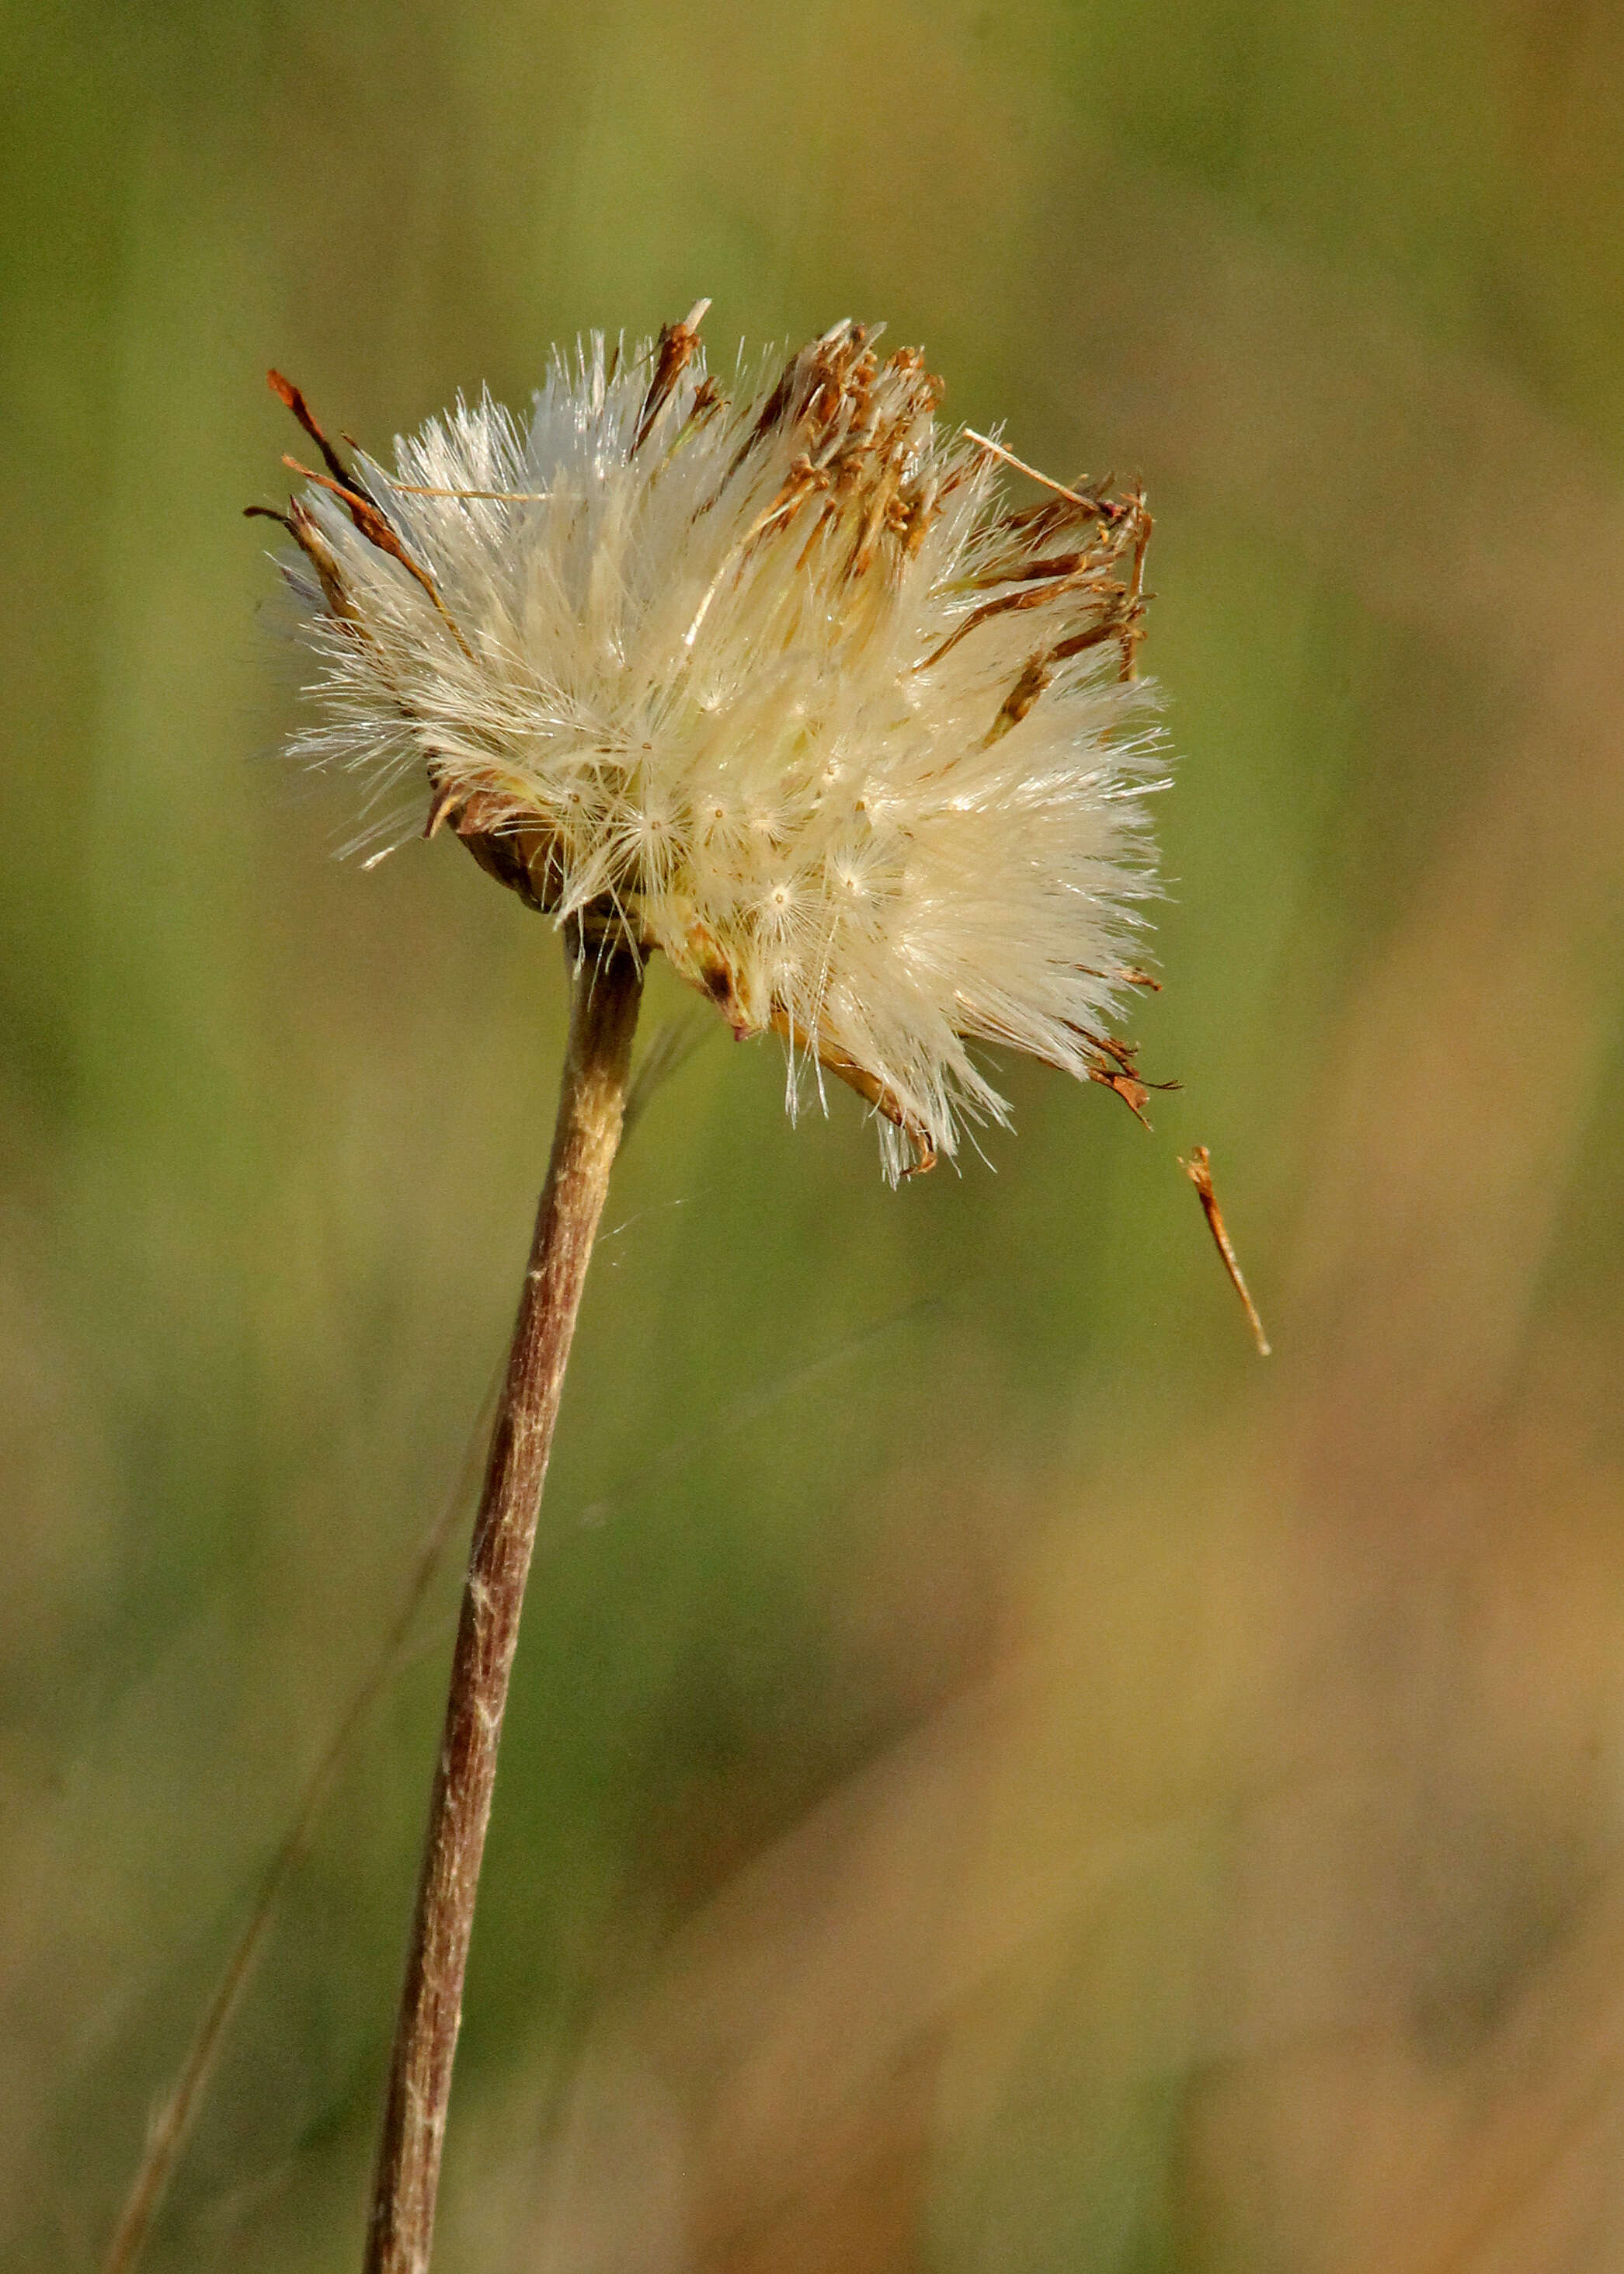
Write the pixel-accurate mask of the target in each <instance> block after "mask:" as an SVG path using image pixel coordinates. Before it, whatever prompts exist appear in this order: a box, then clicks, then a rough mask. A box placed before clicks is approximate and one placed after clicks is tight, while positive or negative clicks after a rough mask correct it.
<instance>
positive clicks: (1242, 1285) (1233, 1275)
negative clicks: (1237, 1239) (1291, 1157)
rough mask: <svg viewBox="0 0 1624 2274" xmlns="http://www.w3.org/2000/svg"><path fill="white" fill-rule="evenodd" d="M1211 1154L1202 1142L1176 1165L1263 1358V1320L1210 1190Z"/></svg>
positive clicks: (1266, 1345) (1266, 1341) (1265, 1347)
mask: <svg viewBox="0 0 1624 2274" xmlns="http://www.w3.org/2000/svg"><path fill="white" fill-rule="evenodd" d="M1212 1157H1213V1156H1212V1155H1211V1154H1210V1153H1209V1152H1208V1151H1207V1148H1206V1146H1205V1145H1194V1146H1192V1148H1191V1150H1190V1158H1189V1159H1188V1160H1187V1161H1181V1162H1180V1163H1179V1164H1178V1165H1179V1167H1180V1168H1181V1169H1182V1170H1183V1171H1184V1174H1185V1175H1186V1176H1187V1177H1188V1178H1189V1179H1190V1181H1191V1183H1192V1185H1193V1186H1195V1189H1196V1193H1197V1196H1198V1198H1199V1201H1200V1203H1201V1213H1202V1215H1203V1216H1205V1217H1206V1218H1207V1230H1208V1231H1210V1232H1211V1233H1212V1235H1213V1239H1214V1243H1215V1244H1216V1246H1217V1249H1218V1253H1219V1254H1220V1255H1221V1256H1222V1259H1223V1268H1224V1269H1225V1270H1226V1271H1227V1272H1228V1273H1229V1284H1230V1285H1231V1286H1232V1287H1233V1288H1234V1290H1235V1291H1236V1293H1237V1295H1238V1296H1239V1297H1240V1299H1241V1301H1242V1302H1243V1303H1244V1306H1245V1308H1246V1316H1247V1317H1248V1319H1250V1320H1251V1321H1252V1335H1253V1337H1254V1338H1255V1340H1256V1342H1257V1345H1258V1355H1259V1358H1267V1357H1268V1355H1269V1338H1268V1337H1267V1335H1266V1334H1265V1333H1264V1331H1263V1321H1262V1320H1261V1319H1260V1318H1259V1316H1258V1306H1257V1305H1256V1304H1255V1303H1254V1302H1253V1301H1252V1291H1251V1290H1250V1289H1249V1288H1248V1286H1247V1284H1246V1276H1245V1274H1244V1272H1243V1271H1242V1269H1241V1262H1240V1258H1239V1256H1238V1255H1237V1254H1236V1253H1235V1248H1234V1246H1233V1244H1232V1243H1231V1241H1230V1239H1229V1233H1228V1231H1226V1230H1225V1229H1224V1222H1223V1210H1222V1209H1221V1208H1220V1207H1219V1205H1218V1195H1217V1193H1215V1192H1214V1190H1213V1168H1212Z"/></svg>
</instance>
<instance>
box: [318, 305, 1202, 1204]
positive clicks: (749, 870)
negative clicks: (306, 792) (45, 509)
mask: <svg viewBox="0 0 1624 2274" xmlns="http://www.w3.org/2000/svg"><path fill="white" fill-rule="evenodd" d="M700 314H703V309H701V310H700V311H696V312H695V315H694V316H693V317H691V318H690V319H689V320H688V322H686V323H684V324H680V325H673V326H671V327H669V328H667V329H666V331H665V332H664V333H663V334H662V335H661V337H660V339H659V341H658V343H653V344H651V345H644V346H643V347H642V348H641V349H639V350H637V351H636V352H635V354H632V355H630V356H628V355H626V354H624V353H622V352H621V351H620V350H613V351H612V352H609V353H607V354H606V353H605V343H604V342H603V340H602V338H601V337H599V336H598V335H594V336H593V338H592V339H591V340H590V342H588V343H583V345H581V346H580V347H579V348H578V349H577V350H576V351H575V355H574V356H573V357H571V358H564V357H562V356H560V355H557V354H555V355H554V358H553V363H552V366H551V369H550V371H549V373H548V376H547V380H546V384H545V387H544V388H541V390H540V391H539V392H538V395H537V396H536V398H535V408H534V412H533V415H532V416H531V418H530V420H529V421H528V422H527V423H521V422H520V421H518V420H516V419H515V418H514V417H513V416H512V415H511V414H510V413H509V412H508V411H507V410H504V409H502V408H501V407H500V405H498V404H495V403H492V402H490V401H489V400H485V401H482V402H480V403H477V404H475V405H471V406H470V405H468V404H466V403H461V402H459V403H458V404H457V406H456V408H455V410H452V411H450V412H448V413H447V415H446V416H445V417H444V418H440V419H435V420H432V421H431V423H430V424H429V425H427V426H426V427H425V428H424V430H423V432H422V433H420V434H418V435H417V436H415V437H413V438H411V439H410V440H402V441H397V442H396V445H395V466H394V470H393V471H392V472H386V471H384V470H383V469H382V468H381V467H380V466H379V465H377V464H375V463H372V461H370V460H367V459H362V460H361V461H360V464H359V468H358V470H356V471H351V470H350V469H348V468H347V467H346V466H345V465H344V464H343V462H342V460H341V459H340V458H339V456H338V455H337V454H336V453H335V451H333V450H332V449H331V448H330V446H328V445H327V442H326V440H325V438H323V437H322V436H321V435H320V431H319V430H318V429H317V428H316V426H315V424H314V421H313V420H312V418H310V415H309V413H308V411H307V410H305V404H304V401H303V398H302V397H301V396H300V395H298V394H297V389H294V388H290V387H289V386H288V384H287V382H285V381H280V380H274V384H275V385H276V386H277V388H278V391H279V392H280V393H281V394H282V396H283V399H284V400H285V401H287V402H288V403H289V405H290V407H292V408H293V409H294V410H295V412H296V415H297V416H298V417H299V418H300V420H301V423H302V424H304V425H305V427H306V431H307V432H309V433H311V434H312V437H313V438H314V439H315V440H317V441H318V443H319V444H320V448H321V449H322V452H323V456H324V458H325V461H326V463H327V467H328V469H329V472H328V475H327V477H326V478H323V477H320V476H318V477H316V478H315V485H323V486H315V485H312V487H310V488H308V489H307V490H306V491H305V493H304V495H303V496H302V497H301V498H299V499H297V500H296V501H294V502H293V503H292V505H291V506H290V508H289V512H288V514H287V515H285V516H278V517H279V518H282V520H283V522H284V525H285V526H286V527H287V528H288V529H289V532H290V533H291V535H292V536H293V537H294V538H295V539H296V540H297V543H298V545H299V546H300V548H301V550H302V552H303V553H304V554H305V561H304V562H302V563H292V564H289V569H288V574H289V582H290V583H291V584H293V586H294V588H295V590H296V591H297V593H298V594H299V595H300V598H301V600H302V602H303V604H304V611H305V614H304V621H305V630H306V634H307V636H308V639H309V642H310V644H311V645H312V647H313V648H314V649H315V650H316V651H317V653H318V655H319V656H320V659H321V666H322V668H321V674H320V679H319V681H317V683H316V685H315V687H314V689H312V692H313V694H314V696H315V697H316V699H317V702H318V704H319V706H320V722H319V723H318V724H317V725H315V726H314V727H312V729H311V730H310V731H309V732H308V733H306V734H305V735H303V736H302V737H301V740H300V742H299V745H298V747H299V749H301V750H302V752H303V753H304V755H305V756H306V757H309V758H311V759H312V760H314V761H317V762H320V763H321V764H329V765H331V764H337V765H342V766H345V767H349V768H352V769H354V770H356V771H357V772H359V773H360V774H361V775H362V776H363V777H364V778H365V780H366V783H367V811H368V826H367V829H366V831H365V834H364V836H363V837H362V838H361V839H360V840H357V842H358V843H360V844H364V845H366V846H368V847H370V848H371V849H372V853H373V855H374V856H376V855H378V854H380V853H381V852H383V851H387V849H389V847H391V846H393V845H395V844H397V843H399V842H400V841H401V840H402V838H403V837H404V836H406V835H407V834H409V833H411V832H413V831H415V830H416V829H417V826H418V825H420V823H421V818H422V812H423V807H422V787H421V786H422V784H423V782H424V779H425V774H426V779H427V782H428V785H429V792H430V822H429V826H430V832H431V833H432V831H433V829H435V828H438V827H439V826H440V824H441V823H442V822H446V823H448V824H449V825H451V826H452V827H453V828H454V829H455V831H456V832H457V833H458V834H460V835H461V836H462V837H463V838H464V840H466V841H467V842H468V844H469V845H470V849H471V850H472V851H473V852H474V853H475V855H476V856H477V858H478V859H479V860H480V862H482V864H483V865H484V866H485V867H486V868H487V869H489V870H491V871H492V874H494V875H496V876H498V877H500V878H501V880H502V881H503V882H505V883H507V884H508V885H512V886H513V887H514V888H515V889H516V890H517V891H519V892H521V893H522V895H523V897H524V899H525V900H528V901H529V902H530V905H532V906H533V907H538V908H540V909H542V910H544V911H545V912H546V913H547V914H549V915H552V916H553V918H554V920H555V921H557V922H567V921H569V920H572V919H574V920H578V921H579V922H581V924H582V925H583V933H584V936H587V937H590V936H591V934H592V933H593V932H595V931H596V932H597V933H598V934H599V935H600V936H611V937H613V936H614V935H616V934H622V935H624V937H625V938H626V939H627V940H628V942H629V943H630V944H631V945H633V946H634V947H635V950H636V952H638V953H647V952H649V951H650V950H652V949H654V948H659V949H661V950H663V951H664V953H665V954H666V955H667V956H668V957H669V958H670V960H671V961H672V964H673V967H674V968H676V970H678V971H679V972H680V973H681V975H683V976H684V977H685V978H686V979H688V980H689V981H691V982H692V983H694V984H695V986H697V987H698V988H700V989H701V990H703V992H704V993H706V994H707V995H709V996H710V997H711V999H712V1000H713V1001H714V1002H716V1003H717V1004H718V1006H719V1007H720V1008H721V1009H722V1010H723V1012H724V1013H726V1017H727V1018H728V1020H730V1022H731V1024H732V1025H733V1029H734V1031H735V1033H737V1034H739V1035H753V1034H756V1033H760V1032H762V1031H763V1030H764V1029H767V1028H772V1029H774V1030H775V1031H777V1032H778V1034H780V1035H783V1036H784V1037H785V1038H786V1042H787V1043H788V1048H789V1054H790V1094H791V1100H792V1103H793V1101H794V1099H795V1096H796V1095H797V1094H798V1088H799V1083H800V1080H801V1075H802V1073H803V1072H805V1071H806V1070H807V1069H808V1068H810V1067H813V1066H815V1065H821V1066H823V1067H827V1068H828V1069H830V1070H831V1071H832V1072H833V1073H837V1074H838V1075H839V1076H840V1077H841V1078H842V1079H843V1080H845V1081H848V1082H850V1083H851V1085H852V1086H853V1088H856V1089H858V1090H859V1091H860V1093H861V1095H862V1096H865V1097H866V1098H868V1100H869V1102H870V1103H871V1104H873V1105H874V1106H875V1107H876V1110H877V1115H878V1118H879V1126H880V1132H881V1139H882V1144H883V1151H884V1158H885V1163H886V1166H887V1168H888V1170H889V1171H890V1173H891V1175H892V1176H893V1178H894V1177H895V1176H897V1175H898V1173H902V1172H904V1171H906V1169H907V1168H908V1167H910V1166H922V1165H928V1163H929V1160H930V1159H931V1158H933V1157H934V1156H935V1155H936V1153H950V1154H951V1152H952V1151H953V1150H954V1149H955V1147H956V1144H957V1141H958V1137H959V1132H960V1128H961V1126H962V1124H963V1123H964V1121H965V1119H966V1117H967V1118H971V1119H974V1118H983V1117H991V1118H995V1119H998V1120H1002V1119H1004V1118H1005V1111H1006V1109H1005V1103H1004V1099H1003V1098H1001V1097H1000V1096H999V1095H998V1093H997V1092H996V1089H995V1088H993V1087H992V1086H991V1084H990V1082H989V1079H988V1077H987V1074H986V1073H985V1072H984V1071H983V1069H982V1067H981V1065H979V1064H978V1063H977V1061H976V1059H975V1058H974V1057H973V1055H972V1049H971V1046H972V1045H973V1044H975V1043H992V1044H996V1045H1000V1046H1003V1047H1006V1048H1011V1049H1014V1050H1021V1051H1026V1052H1029V1053H1030V1054H1031V1055H1033V1056H1034V1057H1036V1058H1041V1059H1044V1060H1046V1061H1047V1062H1049V1064H1051V1065H1057V1066H1060V1067H1063V1068H1064V1069H1065V1070H1067V1071H1068V1072H1071V1073H1075V1074H1079V1075H1089V1076H1092V1077H1094V1079H1096V1080H1101V1081H1108V1082H1109V1083H1110V1084H1111V1085H1112V1086H1113V1087H1115V1088H1118V1089H1119V1090H1120V1091H1122V1093H1123V1094H1124V1096H1128V1098H1129V1100H1130V1102H1131V1103H1135V1104H1136V1105H1137V1104H1138V1103H1139V1102H1141V1101H1142V1092H1141V1091H1140V1090H1139V1087H1138V1084H1137V1082H1136V1081H1135V1079H1134V1070H1133V1068H1132V1063H1131V1059H1130V1058H1129V1056H1128V1054H1127V1051H1126V1050H1125V1047H1124V1045H1122V1044H1121V1043H1116V1042H1114V1041H1112V1040H1111V1039H1110V1028H1111V1024H1112V1021H1113V1020H1114V1018H1115V1015H1116V1010H1117V1006H1118V1005H1119V1003H1120V1000H1121V998H1122V997H1123V994H1124V990H1125V989H1126V987H1127V986H1128V985H1130V984H1131V983H1134V982H1136V981H1138V980H1139V979H1140V978H1141V977H1142V975H1140V974H1139V973H1138V972H1137V971H1135V970H1134V969H1133V968H1132V963H1133V958H1134V952H1135V941H1136V937H1137V934H1138V931H1139V928H1140V926H1141V924H1142V921H1143V919H1142V915H1140V913H1139V903H1140V902H1142V900H1144V899H1145V897H1146V895H1147V892H1148V891H1149V890H1150V889H1151V887H1150V875H1149V848H1148V841H1147V830H1146V824H1145V813H1144V806H1143V798H1144V795H1145V793H1146V792H1147V790H1148V789H1149V788H1151V787H1155V785H1154V783H1153V782H1152V780H1151V779H1150V775H1151V771H1152V768H1153V766H1154V763H1155V759H1156V749H1157V736H1156V733H1155V730H1154V724H1153V721H1152V715H1151V704H1150V699H1149V697H1148V693H1147V687H1146V684H1145V682H1143V681H1139V680H1138V679H1137V678H1135V677H1134V676H1133V674H1132V658H1133V651H1134V648H1135V645H1136V644H1137V641H1138V638H1139V632H1140V628H1141V624H1140V620H1141V615H1142V599H1141V594H1140V578H1141V571H1142V564H1143V557H1144V545H1145V539H1146V538H1147V534H1148V531H1149V521H1148V517H1147V516H1146V514H1145V512H1144V509H1143V506H1142V503H1141V502H1140V501H1139V499H1138V498H1137V497H1133V496H1130V497H1127V498H1111V497H1109V496H1106V495H1104V494H1103V493H1089V492H1077V491H1061V490H1059V489H1058V488H1057V487H1056V486H1049V487H1048V488H1047V490H1046V492H1044V493H1040V495H1041V501H1040V502H1038V503H1036V504H1034V505H1030V506H1028V507H1026V508H1025V509H1023V510H1013V509H1011V508H1010V507H1009V506H1008V505H1007V503H1006V502H1005V501H1004V497H1003V495H1002V493H1001V474H1002V470H1001V466H1000V463H999V461H1000V458H1001V457H1004V456H1007V454H1005V453H1003V452H1002V451H1001V450H1000V448H998V446H996V444H989V443H987V442H985V441H983V440H981V439H980V438H978V437H973V436H969V435H966V434H964V433H947V432H944V431H943V430H942V429H941V428H940V427H939V426H938V424H937V421H936V406H937V403H938V401H939V396H940V388H939V385H938V383H937V381H936V380H934V379H932V378H931V377H930V376H929V373H927V372H926V371H925V369H924V365H923V363H922V360H921V358H920V356H919V354H918V353H917V352H916V351H915V350H906V349H905V350H900V351H899V352H898V353H896V354H894V355H892V356H891V358H889V359H888V360H886V361H883V362H882V361H881V359H880V358H879V357H878V355H877V354H876V351H875V350H874V348H873V346H872V345H871V335H869V334H868V333H867V332H865V330H864V329H863V328H861V327H860V326H858V325H855V324H850V323H845V324H840V325H837V326H836V327H835V328H834V329H833V330H832V331H830V332H828V333H826V334H825V335H823V338H822V339H819V340H816V341H814V342H813V343H811V344H810V345H808V347H806V348H803V349H801V350H800V351H799V353H797V354H796V355H794V356H793V357H792V358H790V359H789V361H788V363H787V365H785V366H784V367H783V368H782V369H781V370H779V371H757V372H746V371H743V370H741V375H740V380H739V382H738V384H737V386H736V388H735V390H734V391H733V394H732V395H731V397H730V395H728V394H725V393H724V392H723V390H722V389H721V388H718V386H717V384H716V383H715V381H714V380H711V379H710V378H709V377H708V376H707V375H706V373H705V369H704V362H703V355H702V354H701V352H700V350H699V346H698V340H697V324H698V317H699V315H700ZM312 571H313V575H312ZM409 785H410V786H411V788H412V791H413V794H412V796H411V799H410V804H409V806H407V807H406V808H405V809H402V798H401V795H400V793H401V792H402V790H403V789H405V788H406V787H407V786H409Z"/></svg>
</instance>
